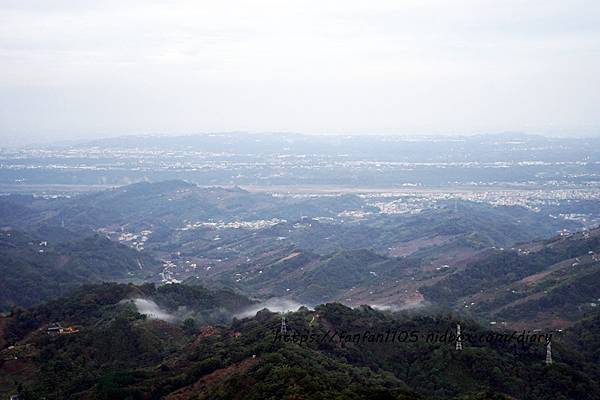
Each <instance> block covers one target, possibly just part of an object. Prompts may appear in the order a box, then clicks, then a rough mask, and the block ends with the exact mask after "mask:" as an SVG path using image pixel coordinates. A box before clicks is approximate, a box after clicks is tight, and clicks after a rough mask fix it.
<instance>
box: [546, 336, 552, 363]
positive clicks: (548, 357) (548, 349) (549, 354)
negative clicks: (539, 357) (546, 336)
mask: <svg viewBox="0 0 600 400" xmlns="http://www.w3.org/2000/svg"><path fill="white" fill-rule="evenodd" d="M546 365H552V342H551V341H550V340H548V343H546Z"/></svg>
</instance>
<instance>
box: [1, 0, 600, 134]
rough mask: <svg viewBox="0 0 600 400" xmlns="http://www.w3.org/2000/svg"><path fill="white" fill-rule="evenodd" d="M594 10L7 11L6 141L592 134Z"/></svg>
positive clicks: (461, 3) (545, 4)
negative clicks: (245, 134)
mask: <svg viewBox="0 0 600 400" xmlns="http://www.w3.org/2000/svg"><path fill="white" fill-rule="evenodd" d="M599 70H600V3H599V2H598V1H595V0H593V1H588V0H570V1H565V0H560V1H559V0H543V1H542V0H494V1H481V0H456V1H452V2H448V1H445V0H376V1H368V2H365V1H358V0H343V1H342V0H335V1H334V0H324V1H309V0H303V1H296V0H294V1H279V0H256V1H241V0H239V1H233V0H224V1H217V2H215V1H211V2H208V1H191V0H190V1H185V0H184V1H152V0H143V1H142V0H133V1H115V0H107V1H102V2H97V1H87V0H77V1H75V0H73V1H65V0H56V1H45V0H44V1H41V0H40V1H35V0H31V1H23V0H4V1H1V2H0V134H1V135H2V139H3V141H8V142H10V141H19V140H21V141H25V140H28V139H30V140H39V139H45V138H53V137H56V138H64V137H85V136H86V135H89V136H92V135H117V134H124V133H193V132H209V131H231V130H246V131H296V132H307V133H327V132H330V133H361V132H365V133H406V134H412V133H445V134H448V133H463V132H464V133H475V132H484V131H501V130H522V131H530V132H542V133H552V134H557V133H558V134H561V133H568V134H576V133H584V134H589V133H595V132H598V131H599V129H598V128H599V127H600V113H598V112H597V107H598V106H597V105H598V104H600V78H599V77H598V73H597V71H599Z"/></svg>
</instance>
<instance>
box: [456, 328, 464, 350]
mask: <svg viewBox="0 0 600 400" xmlns="http://www.w3.org/2000/svg"><path fill="white" fill-rule="evenodd" d="M462 349H463V345H462V335H461V333H460V324H456V350H462Z"/></svg>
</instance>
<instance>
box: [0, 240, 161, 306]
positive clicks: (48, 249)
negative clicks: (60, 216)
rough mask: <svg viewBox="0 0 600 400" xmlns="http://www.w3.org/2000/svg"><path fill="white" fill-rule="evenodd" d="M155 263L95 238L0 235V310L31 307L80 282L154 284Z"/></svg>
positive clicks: (158, 263) (126, 248) (116, 245)
mask: <svg viewBox="0 0 600 400" xmlns="http://www.w3.org/2000/svg"><path fill="white" fill-rule="evenodd" d="M160 270H161V264H160V262H159V261H157V260H156V259H154V258H152V257H151V256H149V255H147V254H143V253H140V252H138V251H136V250H133V249H131V248H129V247H127V246H124V245H121V244H119V243H116V242H114V241H111V240H109V239H107V238H105V237H103V236H100V235H93V236H89V237H86V238H84V239H79V240H73V241H66V242H56V241H55V242H53V241H50V240H47V239H46V240H43V239H42V238H41V237H36V236H33V235H32V234H28V233H23V232H20V231H15V230H11V229H6V230H2V231H0V276H2V279H0V311H2V310H7V309H9V308H10V307H12V306H25V307H27V306H32V305H35V304H38V303H40V302H42V301H46V300H48V299H52V298H57V297H59V296H62V295H65V294H66V293H68V292H69V291H71V290H73V289H74V288H76V287H79V286H81V285H82V284H85V283H91V282H102V281H119V280H121V281H142V280H156V279H157V277H158V274H159V272H160Z"/></svg>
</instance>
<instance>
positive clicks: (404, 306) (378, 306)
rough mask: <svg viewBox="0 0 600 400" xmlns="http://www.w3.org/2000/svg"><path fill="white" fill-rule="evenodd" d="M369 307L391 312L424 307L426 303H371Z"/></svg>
mask: <svg viewBox="0 0 600 400" xmlns="http://www.w3.org/2000/svg"><path fill="white" fill-rule="evenodd" d="M368 306H369V307H371V308H373V309H375V310H378V311H391V312H397V311H403V310H412V309H415V308H421V307H424V306H425V304H424V303H423V302H412V303H406V304H402V305H397V304H369V305H368Z"/></svg>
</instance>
